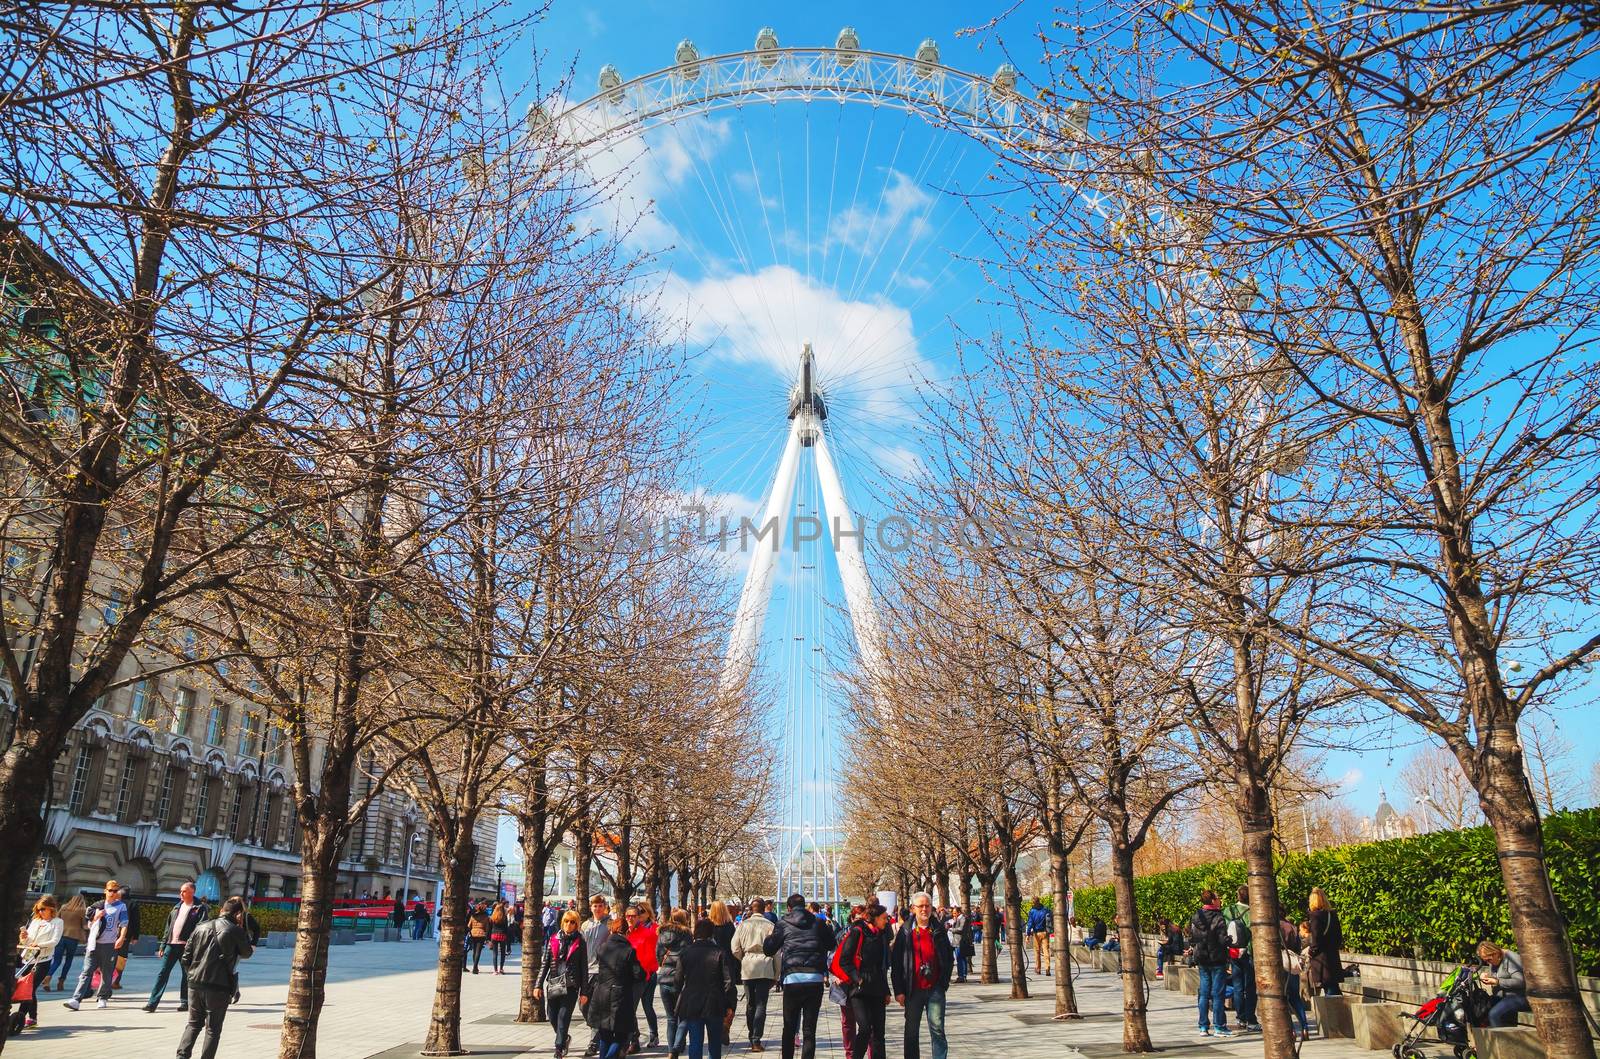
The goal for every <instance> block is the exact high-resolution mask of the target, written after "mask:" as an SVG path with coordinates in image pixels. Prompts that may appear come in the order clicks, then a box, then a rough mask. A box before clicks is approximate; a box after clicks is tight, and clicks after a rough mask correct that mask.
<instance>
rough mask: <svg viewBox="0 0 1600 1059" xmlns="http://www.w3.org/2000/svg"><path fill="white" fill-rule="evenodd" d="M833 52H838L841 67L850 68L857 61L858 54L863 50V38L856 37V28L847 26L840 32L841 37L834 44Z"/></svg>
mask: <svg viewBox="0 0 1600 1059" xmlns="http://www.w3.org/2000/svg"><path fill="white" fill-rule="evenodd" d="M833 50H834V51H836V52H838V53H839V55H838V59H839V65H840V66H849V65H850V64H851V63H853V62H855V61H856V52H858V51H860V50H861V38H860V37H857V36H856V31H855V27H854V26H846V27H844V29H841V30H840V31H839V37H838V39H837V40H835V41H834V42H833Z"/></svg>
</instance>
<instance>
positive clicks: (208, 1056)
mask: <svg viewBox="0 0 1600 1059" xmlns="http://www.w3.org/2000/svg"><path fill="white" fill-rule="evenodd" d="M254 951H255V950H254V949H253V948H252V947H251V945H250V935H249V934H247V933H245V928H244V898H242V897H230V898H228V899H227V900H226V901H224V902H223V903H222V914H221V915H219V916H218V917H217V918H216V919H213V920H209V921H207V922H205V923H202V924H200V926H198V927H196V928H195V931H194V933H193V934H191V935H189V941H188V943H187V944H186V945H184V947H183V957H182V958H183V967H184V970H185V971H186V972H187V974H188V976H189V993H190V996H189V1022H188V1024H187V1025H186V1026H184V1027H183V1036H182V1037H180V1038H179V1039H178V1059H189V1055H190V1053H191V1052H192V1051H193V1050H194V1041H195V1038H196V1037H198V1036H200V1027H202V1026H204V1027H205V1030H206V1043H205V1046H204V1047H203V1048H201V1050H200V1059H215V1056H216V1054H217V1044H218V1043H219V1042H220V1041H221V1040H222V1020H223V1018H224V1017H225V1016H226V1015H227V1014H228V1003H229V1001H231V1000H232V999H233V997H234V995H235V994H236V993H237V992H238V991H239V971H238V968H239V961H240V960H248V959H249V958H250V955H251V953H253V952H254Z"/></svg>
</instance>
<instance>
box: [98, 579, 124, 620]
mask: <svg viewBox="0 0 1600 1059" xmlns="http://www.w3.org/2000/svg"><path fill="white" fill-rule="evenodd" d="M126 607H127V597H126V596H125V595H123V592H122V589H120V588H113V589H112V590H111V595H110V596H108V597H107V598H106V605H105V609H104V610H102V611H101V612H100V614H101V616H102V617H104V618H105V620H106V624H107V625H115V624H116V623H117V622H119V621H121V620H122V612H123V610H124V609H125V608H126Z"/></svg>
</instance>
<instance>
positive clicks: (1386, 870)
mask: <svg viewBox="0 0 1600 1059" xmlns="http://www.w3.org/2000/svg"><path fill="white" fill-rule="evenodd" d="M1544 840H1545V854H1546V858H1547V861H1546V863H1547V864H1548V866H1549V871H1550V885H1551V887H1552V888H1553V889H1554V891H1555V895H1556V902H1557V904H1559V905H1560V907H1561V911H1562V913H1563V914H1564V915H1565V916H1566V918H1567V922H1568V933H1569V935H1570V937H1571V938H1572V947H1573V954H1574V956H1575V957H1576V958H1577V964H1578V971H1579V973H1580V974H1588V975H1596V974H1600V809H1581V810H1575V811H1571V812H1561V813H1553V814H1551V815H1550V817H1549V818H1548V819H1546V820H1545V822H1544ZM1276 863H1277V875H1278V890H1279V894H1280V896H1281V899H1282V901H1283V907H1284V908H1285V909H1289V910H1292V912H1293V915H1292V916H1291V918H1295V919H1299V918H1303V916H1304V913H1305V908H1306V902H1307V899H1308V898H1309V897H1310V895H1311V888H1312V887H1313V886H1321V887H1322V888H1323V890H1325V891H1326V892H1327V894H1328V897H1329V899H1330V900H1332V902H1333V905H1334V907H1335V908H1337V909H1338V910H1339V917H1340V919H1341V921H1342V922H1343V924H1344V937H1345V945H1346V947H1347V948H1349V949H1350V951H1352V952H1365V953H1372V954H1374V955H1381V956H1407V957H1419V956H1420V957H1421V958H1423V959H1434V960H1454V959H1460V958H1462V957H1464V956H1466V955H1468V954H1469V953H1470V952H1471V950H1472V947H1473V946H1474V945H1475V944H1476V943H1477V942H1478V941H1479V940H1481V939H1483V938H1493V939H1494V940H1496V941H1498V942H1500V943H1501V944H1503V945H1511V944H1512V943H1513V941H1514V939H1513V938H1512V936H1511V917H1510V912H1509V909H1508V907H1507V905H1506V900H1505V892H1504V889H1503V887H1502V884H1501V880H1500V865H1499V862H1498V859H1497V858H1496V856H1495V845H1494V835H1493V834H1492V833H1491V832H1490V830H1489V829H1488V828H1487V827H1475V828H1470V829H1468V830H1465V831H1436V832H1433V833H1431V834H1426V835H1417V836H1416V837H1414V838H1397V839H1391V840H1389V841H1387V842H1368V843H1363V844H1361V845H1356V846H1339V847H1336V848H1334V849H1322V850H1316V851H1314V852H1312V853H1309V854H1306V853H1290V854H1289V855H1288V856H1286V857H1280V858H1278V859H1277V862H1276ZM1244 880H1245V871H1244V862H1243V861H1237V860H1230V861H1222V862H1219V863H1216V864H1202V865H1197V866H1195V867H1193V868H1184V869H1182V870H1180V871H1171V872H1163V873H1161V874H1159V875H1151V876H1147V877H1144V878H1140V879H1136V880H1134V891H1135V893H1136V894H1137V896H1138V901H1139V914H1140V920H1141V924H1142V925H1143V926H1145V928H1146V929H1148V928H1149V926H1150V925H1153V924H1154V923H1155V922H1157V921H1158V920H1159V919H1160V917H1162V916H1167V917H1169V918H1171V919H1172V920H1173V921H1174V922H1176V923H1180V924H1181V923H1187V922H1188V920H1189V918H1190V917H1191V916H1193V915H1194V911H1195V908H1196V907H1197V905H1198V903H1199V901H1198V899H1199V894H1200V891H1201V890H1203V889H1205V888H1206V887H1210V888H1212V889H1214V890H1216V891H1217V892H1218V893H1219V894H1222V895H1223V896H1224V899H1225V900H1226V899H1227V898H1228V897H1229V896H1231V895H1232V894H1233V892H1234V891H1235V890H1236V889H1237V888H1238V887H1239V886H1240V885H1241V884H1242V883H1243V882H1244ZM1074 911H1075V912H1076V914H1077V917H1078V922H1079V923H1084V924H1087V923H1089V922H1091V921H1092V920H1093V919H1094V918H1095V917H1096V916H1099V917H1101V918H1103V919H1104V920H1105V921H1106V922H1107V923H1111V922H1114V921H1115V918H1116V916H1115V912H1116V901H1115V898H1114V897H1113V896H1112V893H1111V887H1109V886H1097V887H1090V888H1088V889H1082V890H1078V891H1077V893H1076V894H1075V895H1074Z"/></svg>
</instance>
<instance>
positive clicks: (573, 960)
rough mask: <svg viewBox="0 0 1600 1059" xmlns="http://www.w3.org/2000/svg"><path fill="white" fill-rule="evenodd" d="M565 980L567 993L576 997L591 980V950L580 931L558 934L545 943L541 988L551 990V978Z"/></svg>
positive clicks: (540, 978)
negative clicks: (585, 943)
mask: <svg viewBox="0 0 1600 1059" xmlns="http://www.w3.org/2000/svg"><path fill="white" fill-rule="evenodd" d="M552 978H554V979H556V980H557V981H563V980H564V981H565V982H566V983H567V995H568V996H569V997H575V996H577V995H578V994H579V993H582V992H583V987H584V986H585V985H587V984H588V982H589V950H588V948H587V947H586V946H585V945H584V943H583V935H582V934H581V933H579V932H578V931H576V930H575V931H573V932H572V933H571V934H557V935H556V936H555V937H553V938H551V939H550V941H549V943H547V944H546V945H545V950H544V966H543V967H541V968H539V988H540V989H543V990H545V991H546V992H549V985H548V983H549V981H550V979H552Z"/></svg>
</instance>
